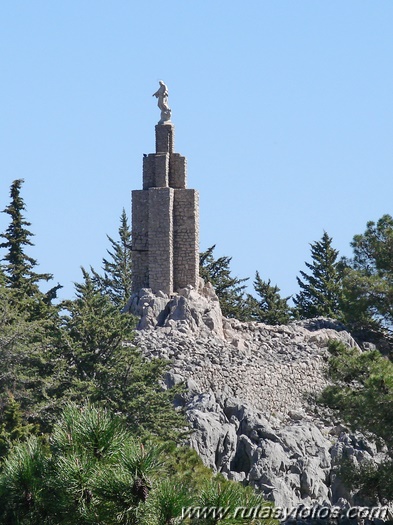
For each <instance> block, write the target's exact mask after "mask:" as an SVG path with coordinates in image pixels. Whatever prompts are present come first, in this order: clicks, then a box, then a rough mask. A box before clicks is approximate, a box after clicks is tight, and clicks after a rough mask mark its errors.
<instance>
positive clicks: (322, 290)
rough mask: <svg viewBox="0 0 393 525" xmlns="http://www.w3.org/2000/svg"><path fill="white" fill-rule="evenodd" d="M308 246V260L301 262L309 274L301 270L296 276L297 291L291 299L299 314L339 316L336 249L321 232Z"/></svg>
mask: <svg viewBox="0 0 393 525" xmlns="http://www.w3.org/2000/svg"><path fill="white" fill-rule="evenodd" d="M310 246H311V259H312V262H311V263H307V262H306V263H305V264H306V266H307V268H308V269H309V270H311V273H310V274H307V273H306V272H303V271H301V272H300V275H301V277H302V279H301V278H299V277H297V282H298V284H299V286H300V292H299V293H298V294H297V295H296V296H295V297H294V299H293V302H294V304H295V306H296V311H297V313H298V315H299V317H300V318H302V319H308V318H313V317H319V316H323V317H330V318H333V319H336V318H338V317H340V314H341V309H340V302H341V285H340V273H339V266H338V262H337V257H338V251H337V250H335V249H334V248H333V247H332V238H331V237H329V235H328V234H327V233H326V232H324V234H323V236H322V239H321V240H320V241H317V242H315V243H313V244H310Z"/></svg>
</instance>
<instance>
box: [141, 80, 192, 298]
mask: <svg viewBox="0 0 393 525" xmlns="http://www.w3.org/2000/svg"><path fill="white" fill-rule="evenodd" d="M153 96H155V97H157V98H158V107H159V108H160V110H161V119H160V121H159V122H158V124H157V125H156V127H155V132H156V152H155V153H150V154H149V155H144V157H143V189H142V190H134V191H133V192H132V250H133V255H132V261H133V263H132V264H133V286H132V288H133V290H132V291H133V292H138V291H139V290H140V289H141V288H151V289H152V291H153V292H154V293H157V292H159V291H162V292H164V293H166V294H168V295H170V294H172V293H174V292H176V291H177V290H179V289H181V288H184V287H185V286H187V285H192V286H194V287H197V285H198V278H199V195H198V192H197V191H196V190H192V189H187V188H186V182H187V181H186V179H187V162H186V158H185V157H182V156H181V155H179V153H175V152H174V132H175V130H174V126H173V124H172V122H171V120H170V118H171V110H170V108H169V106H168V89H167V87H166V85H165V84H164V82H162V81H160V88H159V89H158V91H157V92H156V93H154V94H153Z"/></svg>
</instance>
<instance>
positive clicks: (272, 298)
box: [248, 272, 291, 325]
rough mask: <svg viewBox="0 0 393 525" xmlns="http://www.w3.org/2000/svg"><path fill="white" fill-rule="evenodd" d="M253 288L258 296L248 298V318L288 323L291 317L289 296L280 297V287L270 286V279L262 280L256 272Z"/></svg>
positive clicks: (275, 323) (271, 322)
mask: <svg viewBox="0 0 393 525" xmlns="http://www.w3.org/2000/svg"><path fill="white" fill-rule="evenodd" d="M254 289H255V291H256V293H257V296H258V297H257V298H255V297H251V296H249V298H248V304H249V309H250V318H251V319H252V320H254V321H257V322H259V323H266V324H271V325H278V324H288V323H289V321H290V319H291V308H290V306H288V300H289V297H286V298H282V297H281V295H280V288H278V286H272V285H271V284H270V279H269V280H268V281H267V282H266V281H263V280H262V279H261V277H260V275H259V273H258V272H256V275H255V281H254Z"/></svg>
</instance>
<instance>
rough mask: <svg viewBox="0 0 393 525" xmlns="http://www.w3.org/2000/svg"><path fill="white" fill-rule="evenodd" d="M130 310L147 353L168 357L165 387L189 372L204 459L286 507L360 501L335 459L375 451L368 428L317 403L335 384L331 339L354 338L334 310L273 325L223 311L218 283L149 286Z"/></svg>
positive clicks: (187, 400) (189, 404) (190, 413)
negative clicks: (331, 314) (356, 428)
mask: <svg viewBox="0 0 393 525" xmlns="http://www.w3.org/2000/svg"><path fill="white" fill-rule="evenodd" d="M128 310H129V311H131V312H133V313H134V314H136V315H139V316H140V322H139V325H138V328H139V330H138V331H137V335H136V344H137V345H138V346H139V347H140V348H141V350H142V352H143V353H144V355H146V356H147V357H148V358H155V357H162V358H166V359H169V360H170V362H171V370H170V372H169V373H168V375H167V378H166V385H167V386H168V387H171V386H173V385H174V384H177V383H178V382H179V381H182V380H183V381H185V382H186V383H187V385H188V388H189V392H188V394H187V395H186V396H184V397H183V398H182V399H181V400H177V403H182V404H183V406H184V408H185V410H186V414H187V417H188V419H189V421H190V424H191V426H192V429H193V433H192V435H191V438H190V444H191V446H193V447H194V448H195V450H197V451H198V453H199V455H200V456H201V458H202V460H203V461H204V463H205V464H206V465H208V466H209V467H211V468H213V469H214V470H215V471H218V472H221V473H223V474H224V475H225V476H227V477H228V478H229V479H234V480H237V481H244V482H245V483H248V484H251V485H253V486H254V487H256V488H257V489H258V490H260V491H262V492H263V493H264V495H265V497H266V498H267V499H269V500H271V501H274V502H275V503H276V504H277V505H281V506H284V507H288V506H292V505H298V504H304V505H314V504H320V505H324V504H327V503H328V504H336V503H337V502H350V503H351V504H353V503H355V502H356V504H362V502H361V501H357V499H356V498H357V496H356V494H352V493H351V492H349V491H348V489H346V487H344V486H343V484H342V481H341V480H340V479H339V477H338V475H337V466H338V464H339V461H340V458H341V457H343V456H346V457H351V458H353V461H354V464H355V463H356V464H358V463H360V462H362V461H364V460H371V461H377V460H379V453H378V451H377V449H376V448H375V446H374V445H373V444H372V443H369V442H367V441H366V440H365V439H364V438H363V437H362V436H354V435H351V434H350V433H349V432H348V430H347V429H346V427H345V426H343V425H342V424H339V423H337V422H336V421H333V420H332V418H331V417H330V415H329V413H328V412H324V411H323V410H321V409H319V413H320V417H318V416H317V412H316V406H315V401H314V400H315V396H316V395H318V393H319V392H321V390H322V389H323V388H324V387H325V386H326V385H327V384H328V382H327V379H326V377H325V374H324V371H325V366H326V358H327V345H328V342H329V340H330V339H335V340H339V341H342V342H344V343H346V344H348V345H350V346H355V345H356V342H355V341H354V340H353V338H352V337H351V336H350V334H349V333H348V332H346V331H345V328H344V327H343V326H342V325H340V324H339V323H336V322H335V321H333V320H329V319H322V318H319V319H315V320H309V321H307V322H306V321H302V322H295V323H292V324H290V325H288V326H268V325H265V324H261V323H256V322H252V323H242V322H240V321H237V320H235V319H225V318H223V317H222V315H221V310H220V306H219V302H218V299H217V296H216V295H215V293H214V290H213V288H212V287H211V285H209V284H207V285H205V284H204V283H203V282H201V283H200V285H199V287H198V290H197V289H195V288H193V287H191V286H187V287H186V288H184V289H182V290H180V291H179V292H178V293H177V294H175V295H173V296H171V297H168V296H166V295H165V294H162V293H160V294H153V293H152V292H151V290H147V289H143V290H141V291H140V292H139V294H135V295H134V296H133V298H131V300H130V303H129V305H128Z"/></svg>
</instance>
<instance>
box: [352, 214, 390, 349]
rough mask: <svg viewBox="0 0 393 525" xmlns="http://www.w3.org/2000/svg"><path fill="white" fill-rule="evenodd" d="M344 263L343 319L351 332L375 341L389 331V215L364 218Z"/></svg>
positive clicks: (381, 339) (378, 340)
mask: <svg viewBox="0 0 393 525" xmlns="http://www.w3.org/2000/svg"><path fill="white" fill-rule="evenodd" d="M351 246H352V248H353V253H354V256H353V259H352V260H350V261H343V266H344V279H343V289H344V301H343V310H344V319H345V322H346V323H347V325H348V326H349V327H350V329H351V330H352V332H353V333H354V334H355V335H357V336H358V337H361V338H362V339H368V340H373V341H375V342H377V343H378V344H381V343H382V342H383V339H385V340H386V339H389V337H390V336H391V333H392V331H393V218H392V217H391V216H390V215H384V216H383V217H381V219H379V220H378V222H377V223H374V222H368V223H367V228H366V231H365V233H364V234H361V235H355V236H354V238H353V241H352V243H351Z"/></svg>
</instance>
